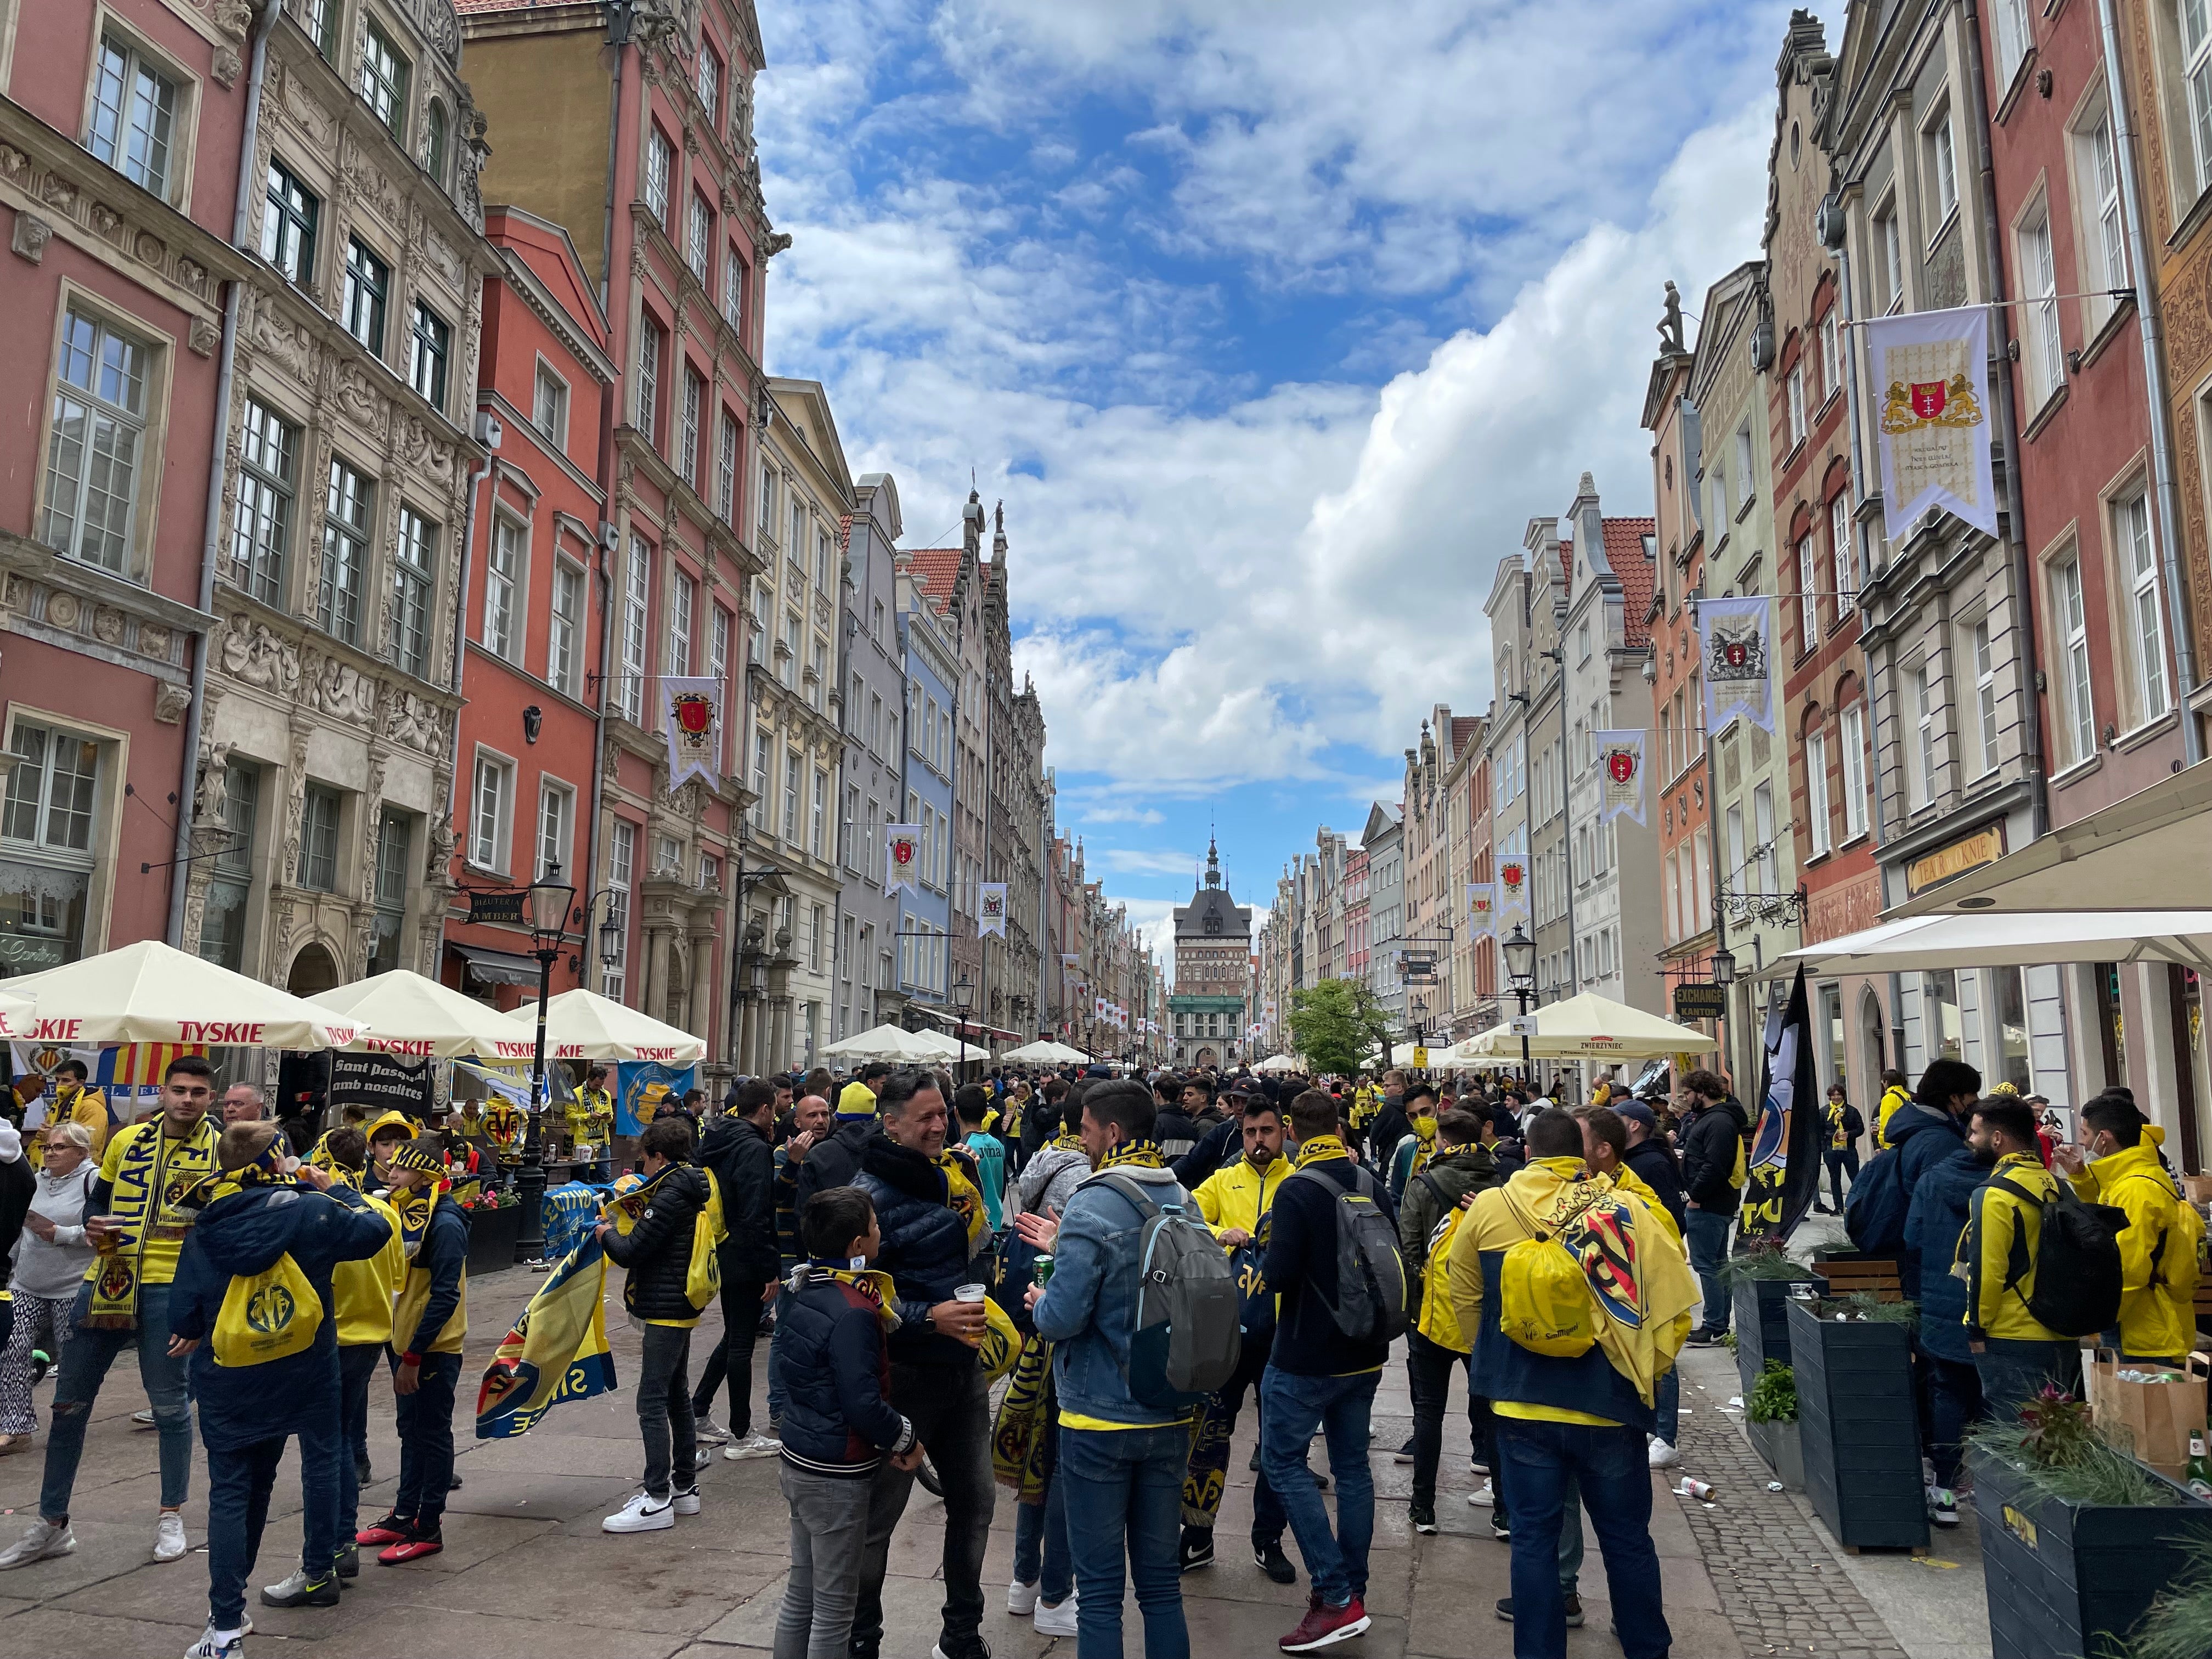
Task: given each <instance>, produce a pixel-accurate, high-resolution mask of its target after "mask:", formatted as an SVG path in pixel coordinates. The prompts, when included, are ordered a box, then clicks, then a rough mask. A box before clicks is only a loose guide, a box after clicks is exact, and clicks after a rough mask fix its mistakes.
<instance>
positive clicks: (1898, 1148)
mask: <svg viewBox="0 0 2212 1659" xmlns="http://www.w3.org/2000/svg"><path fill="white" fill-rule="evenodd" d="M1887 1133H1888V1136H1889V1145H1890V1148H1891V1150H1890V1153H1889V1155H1890V1156H1891V1157H1892V1158H1895V1159H1896V1160H1897V1180H1898V1185H1899V1189H1900V1190H1901V1191H1902V1192H1903V1193H1904V1194H1905V1202H1906V1204H1907V1206H1910V1205H1911V1201H1912V1200H1913V1199H1915V1198H1917V1196H1918V1195H1919V1193H1920V1183H1921V1182H1922V1181H1923V1180H1925V1179H1926V1178H1927V1176H1928V1175H1929V1171H1931V1170H1934V1169H1935V1168H1936V1165H1938V1164H1945V1163H1948V1162H1949V1161H1950V1158H1951V1154H1952V1153H1954V1152H1957V1151H1958V1150H1959V1149H1960V1147H1961V1146H1965V1145H1966V1123H1965V1121H1964V1120H1962V1119H1960V1118H1955V1117H1953V1116H1952V1115H1951V1114H1950V1113H1948V1112H1947V1111H1945V1110H1944V1109H1942V1107H1940V1106H1923V1105H1922V1104H1921V1103H1919V1102H1918V1101H1917V1100H1908V1101H1906V1102H1905V1104H1904V1105H1902V1106H1900V1107H1899V1108H1898V1109H1896V1110H1895V1111H1894V1112H1893V1113H1891V1114H1890V1118H1889V1127H1888V1130H1887ZM1960 1225H1961V1226H1964V1225H1966V1224H1965V1223H1964V1222H1963V1221H1961V1222H1960ZM1911 1227H1912V1220H1911V1209H1910V1208H1909V1207H1908V1208H1907V1210H1906V1212H1905V1251H1904V1255H1903V1257H1902V1259H1901V1260H1900V1261H1899V1262H1898V1264H1897V1276H1898V1281H1899V1287H1900V1288H1901V1289H1902V1290H1903V1291H1904V1292H1905V1300H1906V1301H1908V1302H1917V1301H1918V1300H1919V1299H1920V1293H1921V1290H1922V1285H1921V1274H1920V1251H1919V1249H1917V1247H1916V1246H1915V1245H1914V1243H1913V1242H1912V1235H1911ZM1957 1243H1958V1235H1957V1234H1956V1233H1954V1234H1953V1235H1952V1236H1951V1237H1950V1238H1948V1240H1946V1241H1945V1242H1944V1244H1943V1248H1942V1250H1941V1251H1940V1252H1938V1254H1937V1256H1936V1272H1937V1273H1948V1271H1949V1270H1950V1261H1951V1251H1952V1249H1953V1247H1954V1245H1956V1244H1957ZM1921 1324H1922V1325H1923V1327H1925V1325H1926V1324H1927V1319H1926V1317H1925V1316H1923V1318H1922V1320H1921Z"/></svg>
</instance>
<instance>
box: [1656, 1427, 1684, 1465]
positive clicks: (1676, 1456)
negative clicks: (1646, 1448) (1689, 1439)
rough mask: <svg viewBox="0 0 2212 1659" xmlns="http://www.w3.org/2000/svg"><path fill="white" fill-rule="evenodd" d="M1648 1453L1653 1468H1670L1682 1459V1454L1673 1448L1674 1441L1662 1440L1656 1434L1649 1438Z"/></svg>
mask: <svg viewBox="0 0 2212 1659" xmlns="http://www.w3.org/2000/svg"><path fill="white" fill-rule="evenodd" d="M1681 1461H1682V1454H1681V1453H1680V1452H1678V1451H1676V1450H1675V1449H1674V1442H1672V1441H1671V1440H1662V1439H1660V1438H1659V1437H1657V1436H1656V1435H1654V1436H1653V1437H1652V1438H1651V1467H1652V1468H1655V1469H1671V1468H1674V1465H1675V1464H1677V1463H1679V1462H1681Z"/></svg>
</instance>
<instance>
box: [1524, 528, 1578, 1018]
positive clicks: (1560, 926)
mask: <svg viewBox="0 0 2212 1659" xmlns="http://www.w3.org/2000/svg"><path fill="white" fill-rule="evenodd" d="M1522 550H1524V551H1525V552H1527V554H1528V613H1527V615H1528V623H1527V627H1528V635H1527V644H1526V647H1525V650H1524V653H1523V655H1522V659H1521V663H1520V679H1521V683H1522V720H1523V722H1524V725H1523V730H1524V732H1525V734H1526V737H1527V740H1528V794H1527V797H1526V806H1527V811H1528V836H1529V842H1528V854H1529V856H1528V905H1529V909H1530V911H1531V913H1532V915H1533V916H1534V925H1533V926H1532V927H1530V928H1529V930H1528V933H1529V936H1530V937H1531V938H1532V939H1534V940H1535V941H1536V1000H1538V1001H1540V1002H1555V1001H1557V1000H1559V999H1560V998H1562V997H1571V996H1572V995H1574V994H1575V993H1576V991H1577V990H1578V989H1579V988H1580V987H1579V984H1578V982H1577V972H1576V965H1575V953H1574V939H1575V910H1574V902H1575V899H1574V888H1573V886H1572V884H1571V882H1570V880H1569V878H1568V868H1567V848H1568V844H1569V830H1568V827H1567V771H1568V768H1567V750H1568V744H1569V742H1570V740H1571V737H1572V732H1571V726H1570V720H1571V709H1570V708H1569V705H1568V702H1567V697H1566V673H1565V659H1566V652H1565V642H1566V623H1567V575H1568V557H1569V554H1570V552H1571V550H1570V549H1567V548H1565V547H1563V546H1562V545H1561V544H1560V542H1559V530H1558V521H1557V520H1552V519H1532V520H1529V522H1528V527H1527V529H1526V531H1525V532H1523V534H1522Z"/></svg>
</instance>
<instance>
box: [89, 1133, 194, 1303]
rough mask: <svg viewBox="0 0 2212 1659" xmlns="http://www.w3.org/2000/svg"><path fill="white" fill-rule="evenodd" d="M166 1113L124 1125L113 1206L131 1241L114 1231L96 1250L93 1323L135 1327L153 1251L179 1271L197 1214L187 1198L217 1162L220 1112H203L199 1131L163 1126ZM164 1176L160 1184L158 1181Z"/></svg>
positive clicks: (92, 1272)
mask: <svg viewBox="0 0 2212 1659" xmlns="http://www.w3.org/2000/svg"><path fill="white" fill-rule="evenodd" d="M162 1128H163V1125H162V1122H161V1120H160V1119H159V1118H155V1120H153V1121H150V1122H147V1123H137V1124H133V1125H131V1127H130V1129H128V1130H125V1131H124V1132H123V1133H124V1134H125V1135H126V1136H127V1137H128V1139H125V1140H124V1142H123V1149H122V1152H120V1154H119V1155H118V1154H117V1153H115V1152H113V1149H112V1148H111V1149H110V1156H111V1157H112V1158H114V1159H115V1181H114V1192H113V1195H112V1197H111V1198H110V1199H109V1200H108V1205H107V1212H108V1213H109V1214H110V1215H111V1216H112V1217H114V1218H115V1219H116V1220H117V1221H118V1222H119V1223H120V1224H121V1226H120V1228H119V1230H118V1231H120V1233H121V1235H122V1237H123V1238H124V1239H127V1240H128V1241H129V1242H128V1243H122V1242H119V1241H117V1235H116V1233H114V1232H111V1233H109V1234H108V1235H107V1239H108V1240H109V1241H112V1242H109V1243H106V1244H105V1246H104V1248H102V1249H100V1251H99V1253H98V1254H97V1255H94V1258H93V1264H92V1266H91V1267H90V1268H88V1270H87V1271H86V1273H85V1277H86V1278H87V1279H89V1280H91V1282H92V1304H91V1306H90V1307H89V1308H88V1309H87V1310H86V1312H85V1317H84V1320H83V1324H84V1326H85V1328H87V1329H88V1330H118V1331H128V1330H135V1329H137V1325H138V1286H139V1284H140V1283H141V1281H142V1280H143V1278H144V1277H145V1273H146V1269H147V1265H148V1262H147V1258H148V1255H149V1253H150V1254H151V1255H152V1256H153V1257H154V1258H155V1261H156V1262H157V1263H159V1262H161V1261H166V1263H167V1266H168V1267H169V1271H170V1272H171V1273H174V1272H175V1271H176V1267H175V1263H176V1260H177V1254H178V1252H179V1251H180V1250H181V1249H183V1248H184V1243H185V1233H186V1232H187V1231H190V1230H191V1223H192V1217H191V1211H190V1210H189V1208H188V1207H187V1206H186V1204H185V1200H186V1199H187V1198H188V1197H190V1196H191V1194H192V1193H193V1192H194V1191H195V1190H196V1189H197V1188H198V1186H199V1184H200V1182H203V1181H204V1180H205V1179H206V1178H207V1177H208V1176H210V1174H212V1173H213V1172H214V1170H215V1147H216V1139H217V1138H218V1136H219V1133H220V1131H219V1130H217V1128H216V1124H215V1120H214V1119H212V1118H205V1117H204V1118H202V1119H201V1120H200V1121H198V1122H197V1123H195V1124H194V1125H193V1126H192V1130H191V1133H190V1134H188V1135H185V1136H183V1137H182V1138H180V1139H179V1138H173V1137H171V1136H169V1135H167V1134H165V1133H162ZM156 1182H158V1183H159V1189H158V1190H156V1185H155V1183H156Z"/></svg>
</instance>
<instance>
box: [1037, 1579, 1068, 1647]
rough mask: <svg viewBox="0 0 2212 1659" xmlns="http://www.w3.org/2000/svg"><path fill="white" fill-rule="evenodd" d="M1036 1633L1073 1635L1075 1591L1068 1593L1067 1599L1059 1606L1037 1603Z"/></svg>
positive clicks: (1043, 1634) (1041, 1634) (1040, 1634)
mask: <svg viewBox="0 0 2212 1659" xmlns="http://www.w3.org/2000/svg"><path fill="white" fill-rule="evenodd" d="M1036 1633H1037V1634H1038V1635H1039V1636H1073V1635H1074V1634H1075V1592H1074V1591H1073V1590H1070V1591H1068V1593H1067V1600H1066V1601H1062V1602H1061V1603H1060V1605H1059V1606H1058V1607H1049V1606H1048V1605H1046V1604H1045V1603H1044V1602H1042V1601H1040V1602H1038V1603H1037V1610H1036Z"/></svg>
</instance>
